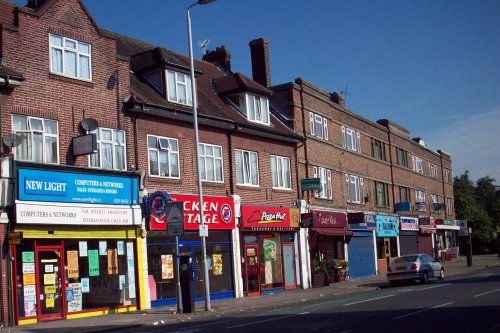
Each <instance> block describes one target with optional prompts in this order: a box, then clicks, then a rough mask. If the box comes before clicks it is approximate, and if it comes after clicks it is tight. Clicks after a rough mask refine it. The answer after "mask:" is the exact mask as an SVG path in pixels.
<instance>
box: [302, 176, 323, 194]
mask: <svg viewBox="0 0 500 333" xmlns="http://www.w3.org/2000/svg"><path fill="white" fill-rule="evenodd" d="M300 188H301V189H302V191H321V180H320V179H319V178H304V179H301V181H300Z"/></svg>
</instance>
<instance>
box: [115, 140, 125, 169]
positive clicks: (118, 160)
mask: <svg viewBox="0 0 500 333" xmlns="http://www.w3.org/2000/svg"><path fill="white" fill-rule="evenodd" d="M124 156H125V147H123V146H116V148H115V164H116V169H119V170H124V169H125V158H124Z"/></svg>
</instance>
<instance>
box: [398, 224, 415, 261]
mask: <svg viewBox="0 0 500 333" xmlns="http://www.w3.org/2000/svg"><path fill="white" fill-rule="evenodd" d="M399 226H400V228H401V230H400V232H399V250H400V255H402V256H404V255H407V254H414V253H418V218H416V217H407V216H401V217H400V218H399Z"/></svg>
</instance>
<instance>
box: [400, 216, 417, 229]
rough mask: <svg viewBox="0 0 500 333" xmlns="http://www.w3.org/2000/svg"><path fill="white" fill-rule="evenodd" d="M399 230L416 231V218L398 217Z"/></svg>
mask: <svg viewBox="0 0 500 333" xmlns="http://www.w3.org/2000/svg"><path fill="white" fill-rule="evenodd" d="M399 222H400V225H401V230H409V231H418V218H416V217H403V216H401V217H400V218H399Z"/></svg>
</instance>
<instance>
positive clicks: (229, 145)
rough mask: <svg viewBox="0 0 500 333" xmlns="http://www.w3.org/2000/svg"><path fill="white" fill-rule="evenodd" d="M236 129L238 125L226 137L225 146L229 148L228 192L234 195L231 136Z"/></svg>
mask: <svg viewBox="0 0 500 333" xmlns="http://www.w3.org/2000/svg"><path fill="white" fill-rule="evenodd" d="M237 129H238V124H235V125H234V130H232V131H230V132H228V133H227V134H226V135H227V144H228V147H229V149H228V150H229V151H228V154H229V155H228V158H229V191H230V194H234V179H233V139H232V135H233V133H234V132H236V130H237Z"/></svg>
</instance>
